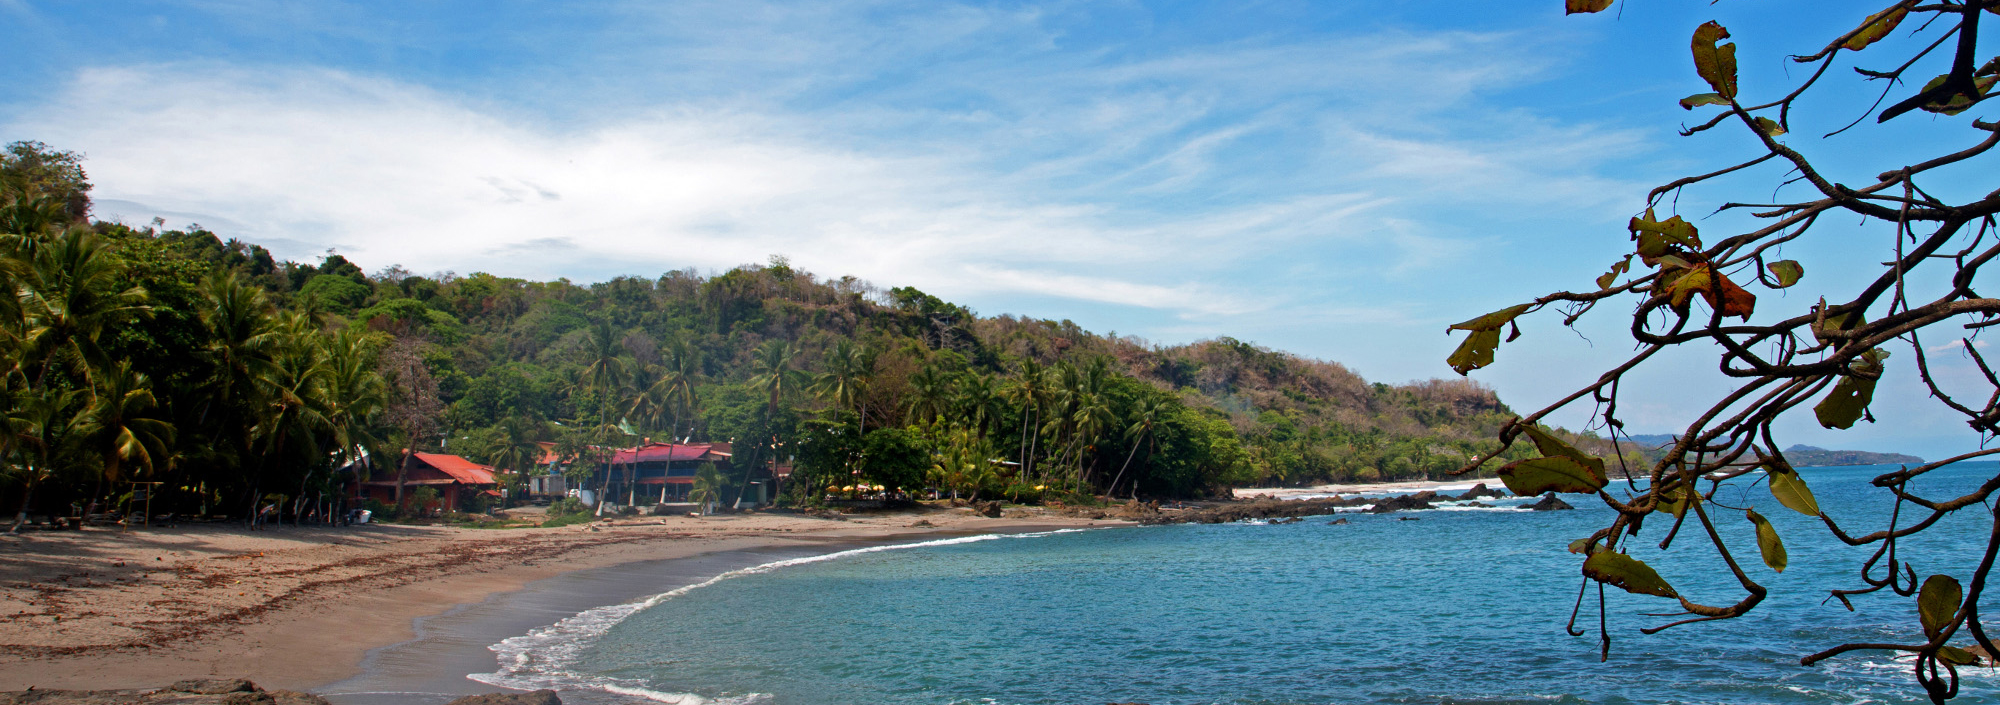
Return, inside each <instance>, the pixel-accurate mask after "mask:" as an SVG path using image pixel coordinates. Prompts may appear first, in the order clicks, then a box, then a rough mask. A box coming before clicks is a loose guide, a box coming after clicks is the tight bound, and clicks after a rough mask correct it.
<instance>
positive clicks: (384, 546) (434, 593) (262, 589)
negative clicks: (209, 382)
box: [0, 509, 1124, 691]
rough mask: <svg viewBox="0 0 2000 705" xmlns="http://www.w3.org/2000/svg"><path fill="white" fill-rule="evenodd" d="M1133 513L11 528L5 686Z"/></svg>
mask: <svg viewBox="0 0 2000 705" xmlns="http://www.w3.org/2000/svg"><path fill="white" fill-rule="evenodd" d="M1122 523H1124V522H1119V521H1109V520H1103V519H1090V518H1085V517H1076V516H1064V515H1060V514H1053V513H1045V512H1041V511H1038V510H1009V511H1008V516H1004V517H1000V518H986V517H980V516H976V515H974V514H973V513H972V512H971V511H970V510H965V509H956V510H929V511H922V512H910V513H894V514H880V515H861V516H853V517H849V518H847V519H846V520H835V519H822V518H814V517H807V516H800V515H791V514H749V515H733V516H720V517H707V518H695V517H632V518H626V519H620V520H616V521H603V522H596V523H593V524H587V525H577V526H567V527H560V528H547V529H460V528H444V527H416V526H394V525H380V524H376V525H366V526H356V527H346V528H323V527H304V528H298V527H278V528H273V529H270V530H264V531H256V532H249V531H245V530H243V529H242V528H241V527H239V526H236V525H192V526H181V527H177V528H168V529H150V530H134V531H132V532H130V533H121V532H119V531H117V530H116V529H104V528H92V529H86V530H82V531H39V532H29V533H24V534H21V535H18V536H11V535H0V691H10V690H24V689H26V688H28V687H30V686H34V687H37V688H44V689H46V688H67V689H102V688H141V687H152V686H158V685H160V684H162V683H168V682H172V681H175V680H178V679H181V678H190V677H203V676H218V677H232V678H247V679H250V680H253V681H256V682H257V683H258V684H260V685H263V686H265V687H268V688H285V689H292V690H306V689H309V688H314V687H317V686H321V685H324V684H328V683H332V682H335V681H339V680H341V679H344V678H348V677H350V676H353V675H355V674H356V673H358V671H359V666H360V663H361V661H362V658H363V656H364V655H365V654H366V653H367V652H368V650H369V649H373V648H376V647H381V646H386V645H389V644H395V643H399V642H402V641H406V640H408V639H410V638H412V636H413V632H412V623H413V621H414V620H416V619H418V618H420V617H426V616H431V615H436V614H440V613H443V612H446V611H448V610H451V609H452V608H454V607H457V606H460V605H465V604H470V603H476V602H480V601H481V600H484V599H486V597H487V596H489V595H492V594H495V593H502V592H511V591H515V590H519V589H520V588H521V587H522V586H523V585H525V584H527V583H530V582H533V581H536V580H542V579H545V578H550V577H554V576H556V575H559V574H563V573H567V572H570V571H577V570H587V569H592V568H602V567H607V566H613V565H619V564H624V563H633V562H639V561H657V560H666V559H675V558H687V557H692V556H698V555H703V554H709V553H714V552H719V551H735V550H744V549H754V548H761V547H773V546H793V547H812V546H818V545H826V546H828V547H829V549H836V548H838V547H839V546H841V545H844V544H850V543H853V542H856V541H869V540H876V541H880V540H903V539H910V540H920V539H922V538H923V537H925V536H926V535H929V534H945V535H964V534H975V533H988V532H1018V531H1028V530H1034V529H1040V528H1049V529H1053V528H1065V527H1081V526H1108V525H1117V524H1122Z"/></svg>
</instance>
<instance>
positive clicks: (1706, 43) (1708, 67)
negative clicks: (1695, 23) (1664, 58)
mask: <svg viewBox="0 0 2000 705" xmlns="http://www.w3.org/2000/svg"><path fill="white" fill-rule="evenodd" d="M1728 38H1729V30H1728V29H1725V28H1723V26H1722V25H1719V24H1716V23H1715V22H1713V21H1711V22H1706V23H1703V24H1702V25H1701V26H1700V27H1696V28H1695V30H1694V39H1693V41H1691V42H1690V43H1689V45H1688V46H1689V49H1690V50H1692V51H1693V52H1694V72H1695V73H1697V74H1700V75H1701V80H1704V81H1707V82H1708V86H1709V87H1710V88H1714V89H1715V92H1716V93H1720V94H1722V97H1724V98H1735V97H1736V45H1735V44H1734V43H1730V44H1723V45H1720V46H1717V45H1716V42H1719V41H1722V40H1724V39H1728Z"/></svg>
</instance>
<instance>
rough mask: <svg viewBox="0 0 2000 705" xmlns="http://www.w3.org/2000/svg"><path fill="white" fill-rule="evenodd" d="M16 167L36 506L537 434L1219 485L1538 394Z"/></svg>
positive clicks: (1420, 469) (169, 507)
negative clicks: (215, 216)
mask: <svg viewBox="0 0 2000 705" xmlns="http://www.w3.org/2000/svg"><path fill="white" fill-rule="evenodd" d="M0 166H4V180H5V186H4V192H0V209H4V215H0V217H4V218H5V220H4V226H0V232H4V233H5V234H6V237H5V242H4V247H0V259H4V267H0V274H4V276H5V283H6V285H7V286H9V287H11V288H12V289H13V290H14V291H15V292H16V294H17V295H16V296H14V297H10V298H8V299H6V300H5V309H4V310H0V316H4V320H3V321H0V331H4V343H5V345H6V350H7V357H6V360H5V361H6V369H5V376H4V385H5V389H4V392H5V396H4V399H0V402H4V413H5V420H6V423H7V424H8V429H9V431H10V432H9V433H8V434H6V435H5V436H4V438H0V443H4V444H5V446H4V448H0V450H4V452H5V457H6V460H7V462H6V464H5V469H4V470H5V480H6V486H5V487H6V489H5V491H6V492H7V498H8V499H9V500H11V501H12V502H13V504H11V505H9V506H19V507H21V508H22V513H23V515H25V513H26V512H27V511H28V509H29V508H31V507H32V508H35V509H36V510H37V511H44V510H46V511H54V510H57V509H60V508H62V507H65V506H69V505H71V504H72V503H75V504H77V505H82V504H85V503H88V502H91V501H108V502H111V503H115V502H116V501H118V500H119V498H121V497H123V496H127V493H128V492H130V490H131V489H132V488H133V485H131V484H130V483H129V481H133V480H143V481H149V482H160V483H162V484H161V485H160V486H159V489H158V493H157V494H156V496H155V505H154V506H155V511H180V512H190V513H192V512H201V513H210V514H228V515H235V516H243V515H244V514H245V513H246V512H248V511H249V510H250V508H251V507H253V506H266V505H272V504H275V505H277V506H279V507H282V508H283V509H282V513H283V514H285V515H287V516H294V517H296V516H299V515H301V514H303V513H306V512H309V511H313V510H316V509H322V508H332V507H333V506H335V505H336V504H337V503H338V501H339V500H338V498H339V496H340V495H341V492H340V490H339V487H340V485H341V483H343V482H345V481H347V480H348V479H350V478H349V476H347V475H344V474H343V471H341V470H340V468H342V467H343V466H351V464H354V463H355V462H356V461H357V460H360V459H362V458H366V457H371V456H372V457H374V458H396V457H399V456H400V455H401V449H403V448H408V447H412V446H414V447H416V448H418V449H422V450H439V449H440V448H441V447H442V448H443V449H448V450H449V452H452V453H457V454H461V455H466V456H468V457H471V458H473V459H475V460H480V461H484V462H489V463H492V464H494V465H495V466H497V467H500V468H502V469H503V470H507V471H510V472H509V474H508V475H507V477H508V478H509V480H510V481H518V478H519V474H520V473H522V472H524V471H528V470H530V469H531V468H532V466H533V465H534V463H535V462H536V459H537V458H539V457H540V456H541V450H540V448H539V447H538V446H536V443H537V442H543V441H546V442H554V443H556V444H557V446H556V448H557V451H558V452H559V453H560V454H562V455H565V456H567V457H569V458H572V459H576V460H581V461H584V462H581V463H578V464H577V465H578V466H582V467H587V466H589V465H590V462H591V461H597V460H601V459H602V455H603V452H604V451H603V450H602V449H604V448H608V447H617V446H629V445H632V444H634V443H636V442H639V441H640V440H642V439H645V438H652V439H664V438H669V437H672V438H677V439H683V440H686V439H693V440H695V441H702V440H726V441H732V442H733V443H734V452H735V458H736V460H737V462H736V463H735V465H736V466H737V474H736V475H734V476H719V475H716V474H713V473H711V474H708V475H705V476H704V477H703V478H702V479H701V480H700V481H699V482H698V483H697V487H696V489H697V491H700V492H719V493H723V494H724V495H725V496H726V495H728V494H729V493H732V492H734V491H737V490H738V489H740V483H741V482H743V481H744V480H745V479H746V478H745V476H744V474H743V473H744V472H746V471H747V469H748V468H753V467H762V466H764V465H765V464H767V463H769V462H771V461H795V462H796V468H797V469H796V474H795V475H794V476H793V477H794V480H795V481H793V482H791V483H788V484H789V490H790V492H791V498H792V499H793V500H794V501H800V500H805V499H807V498H809V497H812V496H818V495H819V494H820V493H821V491H822V490H824V489H825V488H829V487H843V486H849V487H851V486H853V485H856V484H875V485H883V486H886V487H889V488H891V489H907V490H914V489H920V488H936V489H939V490H940V491H944V492H950V493H956V494H959V495H961V496H967V495H970V496H988V497H991V496H995V495H1002V494H1004V495H1006V496H1008V497H1010V498H1013V499H1017V500H1021V501H1034V500H1037V499H1040V498H1042V497H1043V496H1045V495H1051V494H1053V495H1056V496H1061V497H1065V498H1069V499H1072V500H1074V499H1081V498H1086V497H1090V496H1101V495H1111V496H1117V497H1131V496H1197V495H1203V494H1207V493H1211V492H1214V491H1216V490H1218V489H1220V488H1224V487H1228V486H1232V485H1245V484H1253V483H1277V484H1292V485H1297V484H1304V483H1310V482H1315V481H1326V480H1341V481H1349V480H1358V481H1373V480H1395V479H1407V478H1417V477H1424V476H1428V475H1430V474H1433V473H1438V472H1441V471H1443V470H1446V469H1449V468H1453V467H1457V466H1459V465H1461V464H1463V463H1465V462H1466V460H1467V457H1468V456H1469V455H1470V454H1472V453H1474V452H1475V446H1474V444H1475V443H1476V442H1478V441H1479V440H1480V439H1482V438H1490V437H1491V436H1492V435H1493V434H1494V433H1495V432H1496V431H1497V429H1498V428H1499V427H1500V425H1501V424H1502V423H1504V422H1505V421H1506V419H1507V418H1508V411H1507V409H1506V407H1505V406H1503V405H1502V404H1501V403H1500V402H1499V400H1498V399H1497V398H1496V397H1495V396H1494V394H1493V393H1492V392H1491V391H1490V390H1489V389H1487V388H1485V387H1482V386H1480V385H1478V384H1476V383H1472V382H1465V381H1440V380H1432V381H1426V382H1420V383H1415V384H1409V385H1400V386H1397V385H1387V384H1380V383H1375V384H1370V383H1368V382H1366V381H1364V380H1363V379H1361V378H1360V377H1359V376H1357V375H1355V374H1354V373H1353V372H1351V371H1349V370H1347V369H1346V368H1344V367H1342V366H1340V365H1338V364H1334V363H1329V362H1319V361H1314V360H1308V359H1303V358H1299V357H1297V356H1293V355H1288V354H1284V353H1279V352H1274V351H1270V350H1267V349H1263V348H1260V347H1257V346H1254V345H1250V344H1247V343H1243V342H1239V341H1236V340H1231V339H1228V338H1222V339H1217V340H1210V341H1204V342H1199V343H1195V344H1192V345H1184V346H1173V347H1159V346H1152V345H1148V344H1146V343H1145V342H1144V341H1140V340H1136V339H1132V338H1119V337H1107V336H1101V335H1094V334H1092V333H1089V332H1087V331H1084V330H1081V329H1079V328H1078V327H1077V326H1076V325H1075V324H1073V323H1071V322H1068V321H1060V322H1057V321H1047V320H1032V319H1025V318H1017V317H1013V316H998V317H981V316H978V315H976V314H974V313H973V312H972V311H969V310H967V309H965V308H964V307H961V306H957V305H954V304H951V303H948V302H945V301H941V300H939V299H938V298H936V297H933V296H930V295H928V294H925V293H923V292H920V291H917V290H914V289H909V288H896V289H890V290H887V291H880V290H877V289H875V288H873V287H871V286H869V285H867V284H866V283H864V282H861V281H858V280H855V279H853V278H851V277H850V278H841V279H831V280H829V279H822V278H819V277H815V276H813V275H812V274H810V273H807V272H805V271H802V270H799V269H796V268H793V267H792V266H790V265H789V264H788V263H787V262H786V261H785V260H784V259H783V258H777V257H774V258H773V259H772V260H771V261H770V262H768V263H766V264H762V265H746V266H742V267H739V268H736V269H733V270H731V271H728V272H725V273H722V274H719V275H714V276H702V275H699V274H697V273H695V272H693V271H677V272H668V273H666V274H664V275H662V276H659V277H657V278H640V277H621V278H618V279H614V280H611V281H607V282H602V283H597V284H590V285H578V284H573V283H571V282H569V281H566V280H559V281H553V282H534V281H525V280H521V279H510V278H505V277H499V276H494V275H491V274H485V273H475V274H470V275H465V276H459V275H455V274H451V273H441V274H436V275H431V276H419V275H416V274H412V273H410V272H408V271H406V270H404V269H402V268H401V267H397V266H389V267H385V268H382V269H380V270H379V271H377V272H376V273H374V274H372V275H371V274H368V273H366V272H365V271H364V270H363V269H362V268H361V267H360V266H359V265H357V264H355V263H353V262H350V261H348V260H347V259H346V258H344V257H342V256H341V255H339V254H337V253H333V252H329V253H328V254H327V255H326V256H325V258H324V259H322V260H321V261H320V262H318V263H317V264H308V263H298V262H280V261H276V260H274V259H273V258H272V256H271V255H270V253H269V252H267V251H266V250H264V249H263V248H261V247H258V246H255V245H251V244H247V243H243V242H239V241H236V240H226V241H225V240H223V239H222V238H220V237H219V236H217V235H216V234H214V233H211V232H208V231H205V230H202V229H201V228H199V227H198V226H190V227H188V228H186V229H183V230H164V229H161V228H160V227H159V226H161V225H163V224H161V223H159V222H157V221H156V222H155V223H154V224H153V227H147V228H143V229H137V228H132V227H128V226H126V225H121V224H115V223H106V222H93V221H91V220H90V219H89V217H88V214H89V205H90V204H89V198H88V194H89V191H90V184H89V182H88V180H87V179H86V178H85V174H84V171H83V169H82V164H81V162H80V160H79V159H78V158H77V157H76V155H74V154H70V153H66V152H60V151H56V150H54V149H52V148H49V147H47V146H46V145H41V144H38V143H16V144H14V145H12V146H10V147H9V151H8V153H7V155H6V157H5V162H4V164H0ZM996 461H1004V462H996ZM395 466H396V464H395V463H393V462H375V463H372V464H363V467H362V468H361V469H360V470H359V471H360V472H364V473H368V472H372V473H374V474H375V475H376V477H375V479H382V476H383V475H384V474H385V473H387V474H393V473H394V472H395V471H396V470H395ZM370 467H372V470H371V469H370ZM857 478H858V479H857Z"/></svg>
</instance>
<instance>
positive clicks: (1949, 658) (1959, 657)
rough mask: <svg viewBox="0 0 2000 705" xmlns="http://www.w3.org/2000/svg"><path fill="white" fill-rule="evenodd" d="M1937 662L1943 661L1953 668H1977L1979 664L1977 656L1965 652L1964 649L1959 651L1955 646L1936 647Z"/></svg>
mask: <svg viewBox="0 0 2000 705" xmlns="http://www.w3.org/2000/svg"><path fill="white" fill-rule="evenodd" d="M1938 660H1940V661H1943V662H1945V663H1949V664H1951V665H1953V666H1977V665H1979V664H1980V660H1979V655H1978V654H1974V653H1972V652H1970V651H1966V650H1965V649H1961V648H1958V647H1956V646H1940V647H1938Z"/></svg>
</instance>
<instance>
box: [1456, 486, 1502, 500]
mask: <svg viewBox="0 0 2000 705" xmlns="http://www.w3.org/2000/svg"><path fill="white" fill-rule="evenodd" d="M1499 496H1500V493H1498V492H1494V491H1493V490H1491V489H1488V488H1487V487H1486V483H1484V482H1481V483H1479V484H1477V485H1473V486H1472V489H1469V490H1466V491H1465V494H1462V495H1459V496H1458V499H1459V501H1461V502H1463V501H1466V500H1472V499H1484V498H1487V497H1496V498H1497V497H1499Z"/></svg>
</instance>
